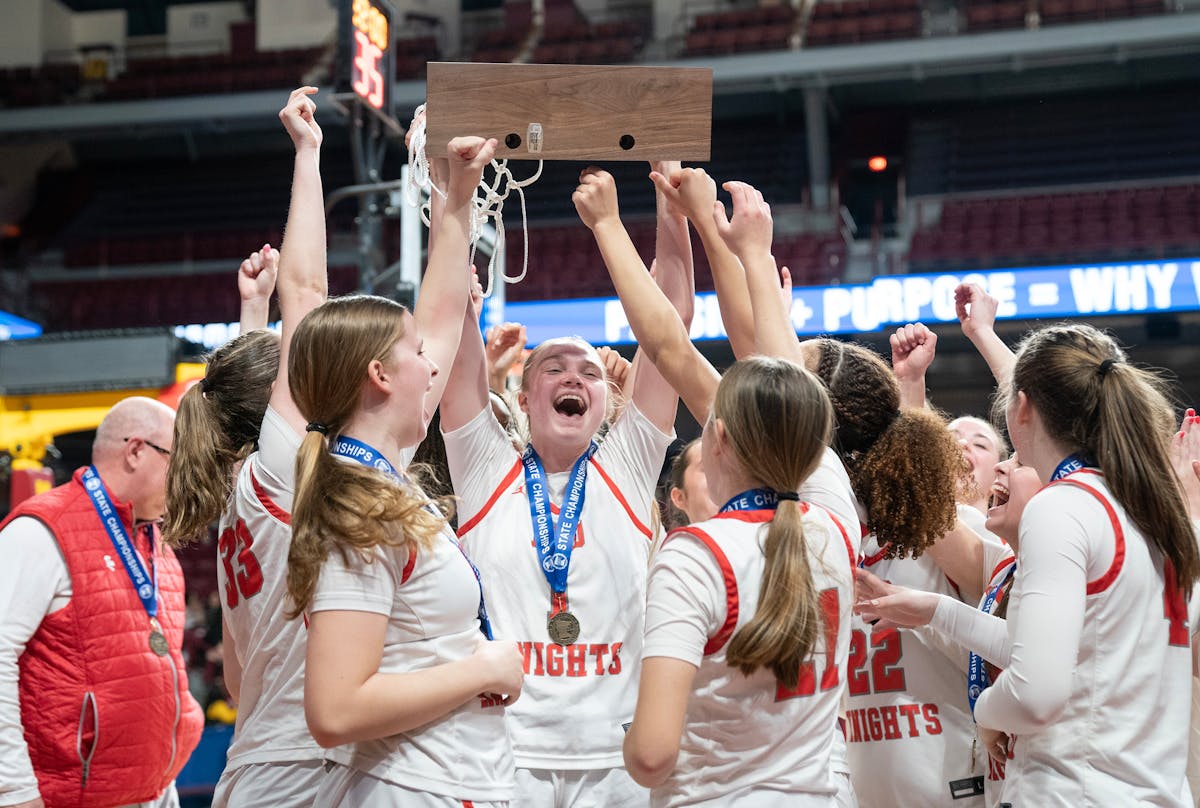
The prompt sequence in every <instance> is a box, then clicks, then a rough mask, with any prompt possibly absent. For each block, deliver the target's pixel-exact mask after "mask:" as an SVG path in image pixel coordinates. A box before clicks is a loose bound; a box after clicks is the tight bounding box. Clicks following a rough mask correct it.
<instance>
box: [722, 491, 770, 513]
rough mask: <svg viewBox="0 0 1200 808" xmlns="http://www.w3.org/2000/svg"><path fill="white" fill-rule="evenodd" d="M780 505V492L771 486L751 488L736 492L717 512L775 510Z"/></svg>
mask: <svg viewBox="0 0 1200 808" xmlns="http://www.w3.org/2000/svg"><path fill="white" fill-rule="evenodd" d="M778 507H779V492H778V491H775V490H773V489H771V488H751V489H750V490H749V491H743V492H742V493H740V494H736V495H735V496H734V497H733V499H731V500H729V501H728V502H726V503H725V504H724V505H722V506H721V510H719V511H717V513H725V511H773V510H775V509H776V508H778Z"/></svg>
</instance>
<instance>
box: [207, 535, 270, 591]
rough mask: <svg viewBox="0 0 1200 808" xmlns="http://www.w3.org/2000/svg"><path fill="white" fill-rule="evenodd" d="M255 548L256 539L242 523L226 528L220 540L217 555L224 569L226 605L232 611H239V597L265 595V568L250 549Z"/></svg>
mask: <svg viewBox="0 0 1200 808" xmlns="http://www.w3.org/2000/svg"><path fill="white" fill-rule="evenodd" d="M253 546H254V537H253V536H251V535H250V529H249V528H247V527H246V523H245V522H244V521H243V520H241V519H239V520H237V522H236V523H235V524H234V526H233V527H232V528H229V527H227V528H225V530H224V531H222V533H221V537H220V538H219V539H218V540H217V552H218V553H219V554H220V556H221V565H222V566H223V567H224V568H225V603H226V604H227V605H228V606H229V608H231V609H233V608H236V607H237V605H238V595H239V594H240V595H241V597H242V599H246V598H252V597H254V596H255V595H257V594H258V593H259V592H261V591H262V587H263V574H262V567H261V566H259V563H258V558H257V557H255V555H254V551H253V550H252V549H250V548H251V547H253ZM235 557H236V562H237V563H236V564H235V563H234V561H235Z"/></svg>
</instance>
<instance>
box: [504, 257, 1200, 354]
mask: <svg viewBox="0 0 1200 808" xmlns="http://www.w3.org/2000/svg"><path fill="white" fill-rule="evenodd" d="M960 283H977V284H979V285H980V286H982V287H983V288H984V289H985V290H987V292H988V293H989V294H991V295H992V296H993V297H995V298H996V299H997V300H998V301H999V302H1000V307H999V311H998V314H997V316H998V318H999V319H1005V320H1026V319H1029V320H1032V319H1040V318H1047V317H1050V318H1054V317H1099V316H1106V315H1118V314H1151V313H1156V312H1171V311H1200V296H1198V295H1200V257H1198V258H1178V259H1174V260H1169V261H1144V262H1138V263H1113V264H1085V265H1075V266H1052V267H1029V268H1023V269H997V270H987V271H972V272H946V273H937V274H923V275H890V276H883V277H879V278H875V279H874V280H873V281H871V282H870V283H867V284H854V285H845V286H809V287H802V288H797V289H794V290H793V291H792V325H793V326H794V327H795V329H796V333H797V334H799V335H801V336H812V335H815V334H855V333H870V332H875V331H879V330H881V329H883V328H887V327H889V326H893V327H894V326H896V325H902V324H904V323H911V322H916V321H921V322H924V323H927V324H932V323H955V322H958V317H957V315H956V314H955V311H954V288H955V287H956V286H958V285H959V284H960ZM492 316H493V315H492V314H491V313H490V312H487V311H485V313H484V319H485V322H486V324H488V325H491V324H492V321H491V320H492ZM494 316H499V317H501V318H502V319H507V320H512V321H515V322H519V323H522V324H524V325H525V327H526V329H527V331H528V334H529V344H530V345H536V344H538V343H539V342H541V341H542V340H545V339H549V338H550V337H557V336H561V335H563V334H577V335H579V336H581V337H583V338H584V339H585V340H587V341H588V342H592V343H595V344H607V345H612V344H619V343H631V342H633V341H634V339H633V332H632V331H630V329H629V322H628V321H627V320H626V318H625V312H624V310H623V309H622V308H621V302H620V301H619V300H617V299H616V298H592V299H587V300H552V301H542V302H525V303H508V304H507V305H506V306H505V307H504V311H503V313H501V314H496V315H494ZM691 336H692V339H701V340H702V339H725V338H726V334H725V326H724V325H723V324H722V322H721V314H720V310H719V308H718V306H717V296H716V295H715V294H713V293H711V292H710V293H705V294H699V295H697V296H696V309H695V316H694V317H693V319H692V331H691Z"/></svg>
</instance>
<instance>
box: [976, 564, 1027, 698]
mask: <svg viewBox="0 0 1200 808" xmlns="http://www.w3.org/2000/svg"><path fill="white" fill-rule="evenodd" d="M1016 571H1017V561H1016V559H1013V563H1012V565H1011V566H1010V567H1009V568H1008V572H1007V573H1005V575H1004V577H1003V578H1002V579H1000V580H999V581H998V582H997V583H996V585H995V586H993V587H992V588H991V589H989V590H988V591H987V592H986V593H985V594H984V596H983V603H980V604H979V611H981V612H984V613H985V614H991V613H992V605H993V604H994V603H995V602H996V598H998V597H1000V590H1001V589H1003V588H1004V585H1005V584H1006V583H1008V581H1009V579H1011V578H1012V577H1013V573H1014V572H1016ZM991 684H992V678H991V677H990V676H988V672H987V666H985V665H984V664H983V657H981V656H980V655H979V654H977V653H975V652H974V651H972V652H971V654H970V656H969V657H968V658H967V701H968V702H970V706H971V715H975V702H976V701H978V700H979V694H980V693H982V692H983V691H984V690H987V689H988V687H990V686H991Z"/></svg>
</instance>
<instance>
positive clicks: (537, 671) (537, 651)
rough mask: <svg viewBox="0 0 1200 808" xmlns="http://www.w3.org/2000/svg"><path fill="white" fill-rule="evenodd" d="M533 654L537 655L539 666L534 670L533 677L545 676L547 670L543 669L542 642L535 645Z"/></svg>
mask: <svg viewBox="0 0 1200 808" xmlns="http://www.w3.org/2000/svg"><path fill="white" fill-rule="evenodd" d="M533 652H534V653H535V654H537V664H536V665H535V666H534V668H533V675H534V676H544V675H545V674H546V669H545V668H543V667H542V644H541V643H540V642H535V643H534V644H533Z"/></svg>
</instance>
